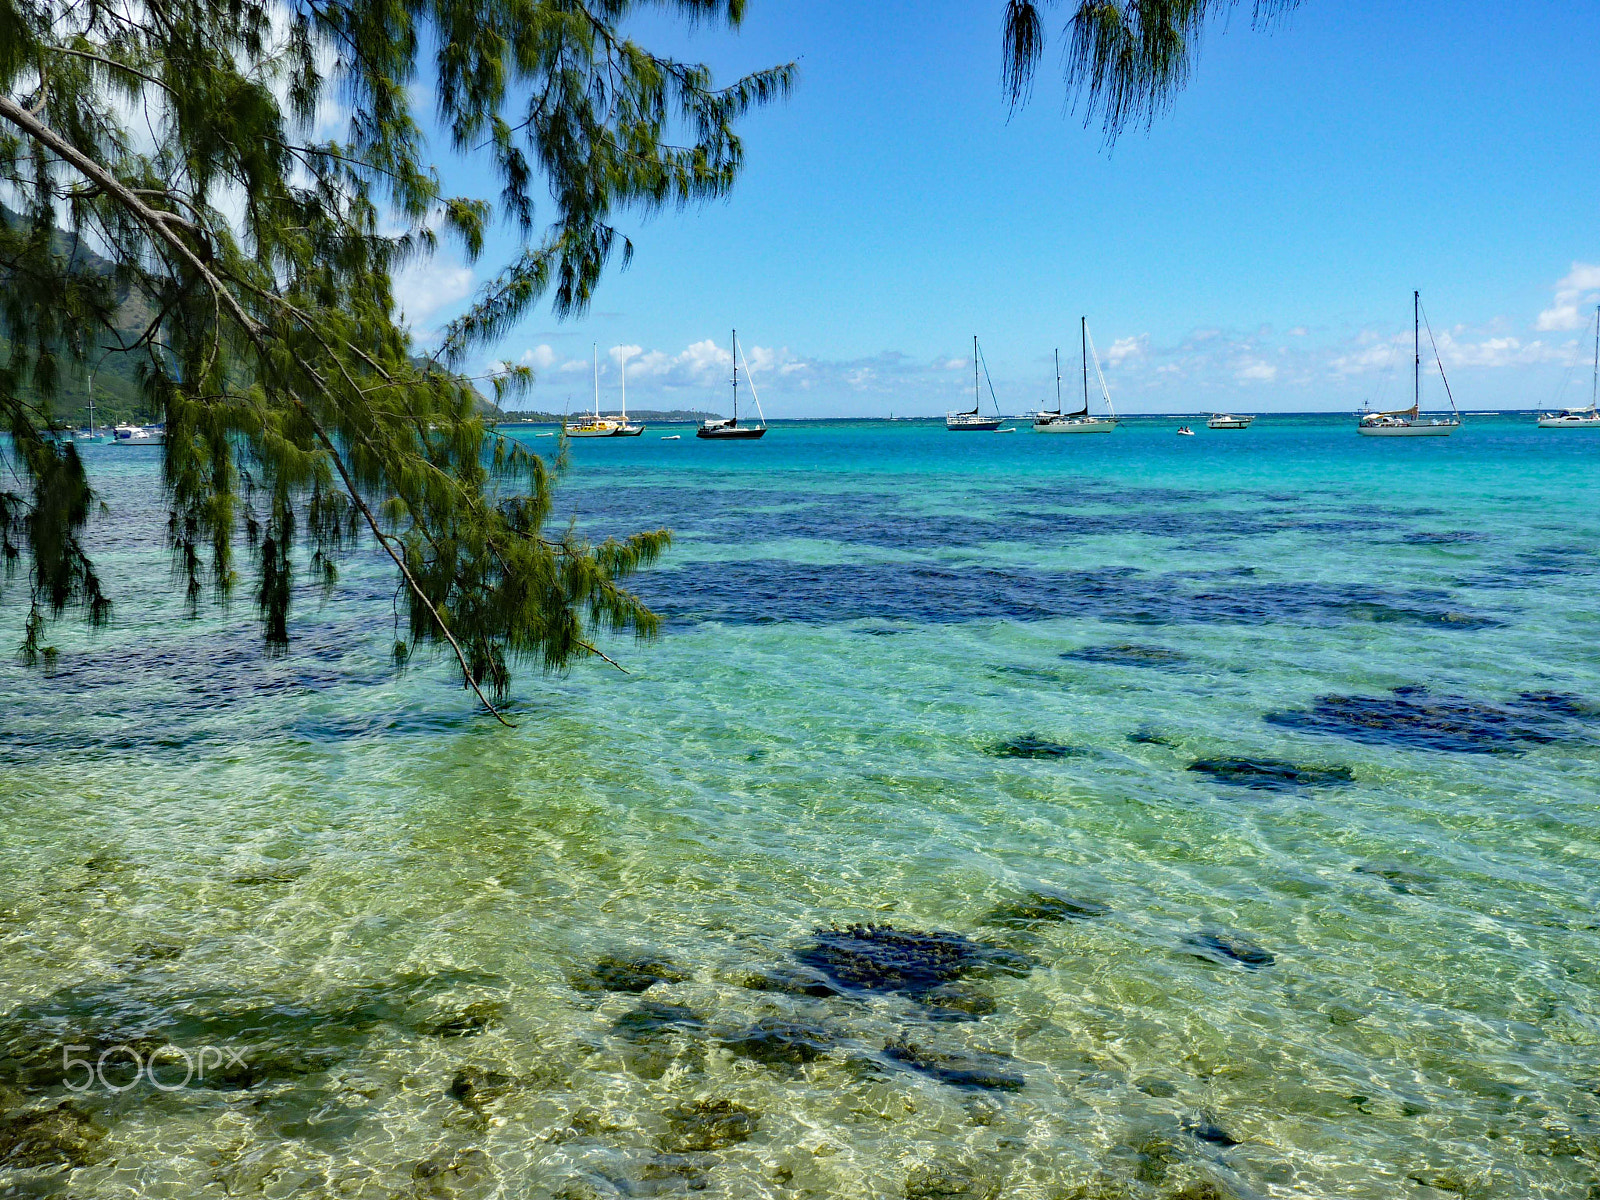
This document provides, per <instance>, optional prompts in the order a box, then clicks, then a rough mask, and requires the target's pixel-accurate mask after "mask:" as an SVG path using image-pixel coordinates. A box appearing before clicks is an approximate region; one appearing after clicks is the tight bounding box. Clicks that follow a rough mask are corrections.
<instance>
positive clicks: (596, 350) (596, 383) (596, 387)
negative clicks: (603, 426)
mask: <svg viewBox="0 0 1600 1200" xmlns="http://www.w3.org/2000/svg"><path fill="white" fill-rule="evenodd" d="M594 419H595V420H596V421H598V420H599V419H600V343H599V342H596V343H595V344H594Z"/></svg>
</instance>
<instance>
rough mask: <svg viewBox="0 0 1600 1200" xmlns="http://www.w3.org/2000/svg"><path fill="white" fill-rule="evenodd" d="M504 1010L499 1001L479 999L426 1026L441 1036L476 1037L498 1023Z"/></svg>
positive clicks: (434, 1033) (429, 1030) (435, 1035)
mask: <svg viewBox="0 0 1600 1200" xmlns="http://www.w3.org/2000/svg"><path fill="white" fill-rule="evenodd" d="M504 1010H505V1005H504V1004H502V1003H500V1002H499V1001H495V1000H480V1001H477V1002H476V1003H473V1004H468V1005H467V1006H466V1007H464V1008H462V1009H461V1010H460V1011H459V1012H456V1013H452V1014H450V1015H449V1016H447V1017H446V1018H445V1019H444V1020H442V1021H436V1022H434V1023H433V1024H432V1025H430V1026H429V1027H428V1032H429V1033H430V1034H432V1035H433V1036H434V1037H442V1038H458V1037H477V1036H478V1035H479V1034H480V1033H483V1032H484V1031H485V1030H487V1029H489V1028H490V1027H491V1026H493V1025H498V1024H499V1023H500V1017H501V1014H502V1013H503V1012H504Z"/></svg>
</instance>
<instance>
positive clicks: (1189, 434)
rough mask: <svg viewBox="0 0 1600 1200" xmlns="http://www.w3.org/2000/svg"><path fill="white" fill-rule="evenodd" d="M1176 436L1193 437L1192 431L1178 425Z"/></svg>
mask: <svg viewBox="0 0 1600 1200" xmlns="http://www.w3.org/2000/svg"><path fill="white" fill-rule="evenodd" d="M1178 436H1179V437H1193V436H1194V430H1192V429H1190V428H1189V427H1188V426H1187V425H1179V426H1178Z"/></svg>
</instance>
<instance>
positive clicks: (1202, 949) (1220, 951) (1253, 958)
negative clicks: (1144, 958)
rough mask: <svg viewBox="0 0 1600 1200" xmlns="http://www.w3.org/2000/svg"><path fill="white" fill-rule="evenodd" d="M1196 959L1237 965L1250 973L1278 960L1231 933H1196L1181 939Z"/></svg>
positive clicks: (1266, 951) (1269, 953) (1252, 943)
mask: <svg viewBox="0 0 1600 1200" xmlns="http://www.w3.org/2000/svg"><path fill="white" fill-rule="evenodd" d="M1183 941H1184V945H1186V946H1188V947H1189V948H1190V953H1191V954H1193V955H1194V957H1196V958H1204V959H1209V960H1210V961H1212V962H1219V963H1224V964H1226V963H1238V964H1240V965H1241V966H1244V967H1247V968H1249V969H1250V970H1252V971H1257V970H1260V969H1261V968H1262V967H1270V966H1271V965H1272V964H1273V963H1275V962H1277V961H1278V960H1277V959H1276V958H1274V957H1273V955H1272V953H1271V952H1270V951H1268V950H1263V949H1262V948H1261V947H1260V946H1258V945H1256V944H1255V943H1254V942H1252V941H1249V940H1247V939H1245V938H1242V937H1240V936H1239V935H1238V934H1233V933H1196V934H1191V935H1190V936H1189V937H1186V938H1184V939H1183Z"/></svg>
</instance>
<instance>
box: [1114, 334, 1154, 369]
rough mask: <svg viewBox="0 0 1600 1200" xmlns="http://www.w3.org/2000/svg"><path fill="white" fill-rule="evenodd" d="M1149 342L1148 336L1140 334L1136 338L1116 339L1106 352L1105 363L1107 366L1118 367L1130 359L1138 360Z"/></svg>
mask: <svg viewBox="0 0 1600 1200" xmlns="http://www.w3.org/2000/svg"><path fill="white" fill-rule="evenodd" d="M1149 341H1150V337H1149V335H1148V334H1143V333H1141V334H1140V335H1139V336H1138V337H1125V338H1118V339H1117V340H1116V341H1114V342H1112V343H1111V349H1109V350H1107V351H1106V363H1107V365H1109V366H1113V367H1120V366H1121V365H1122V364H1123V363H1125V362H1127V361H1128V360H1129V359H1130V358H1139V357H1141V356H1142V355H1143V354H1144V352H1145V346H1146V345H1147V344H1148V342H1149Z"/></svg>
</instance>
